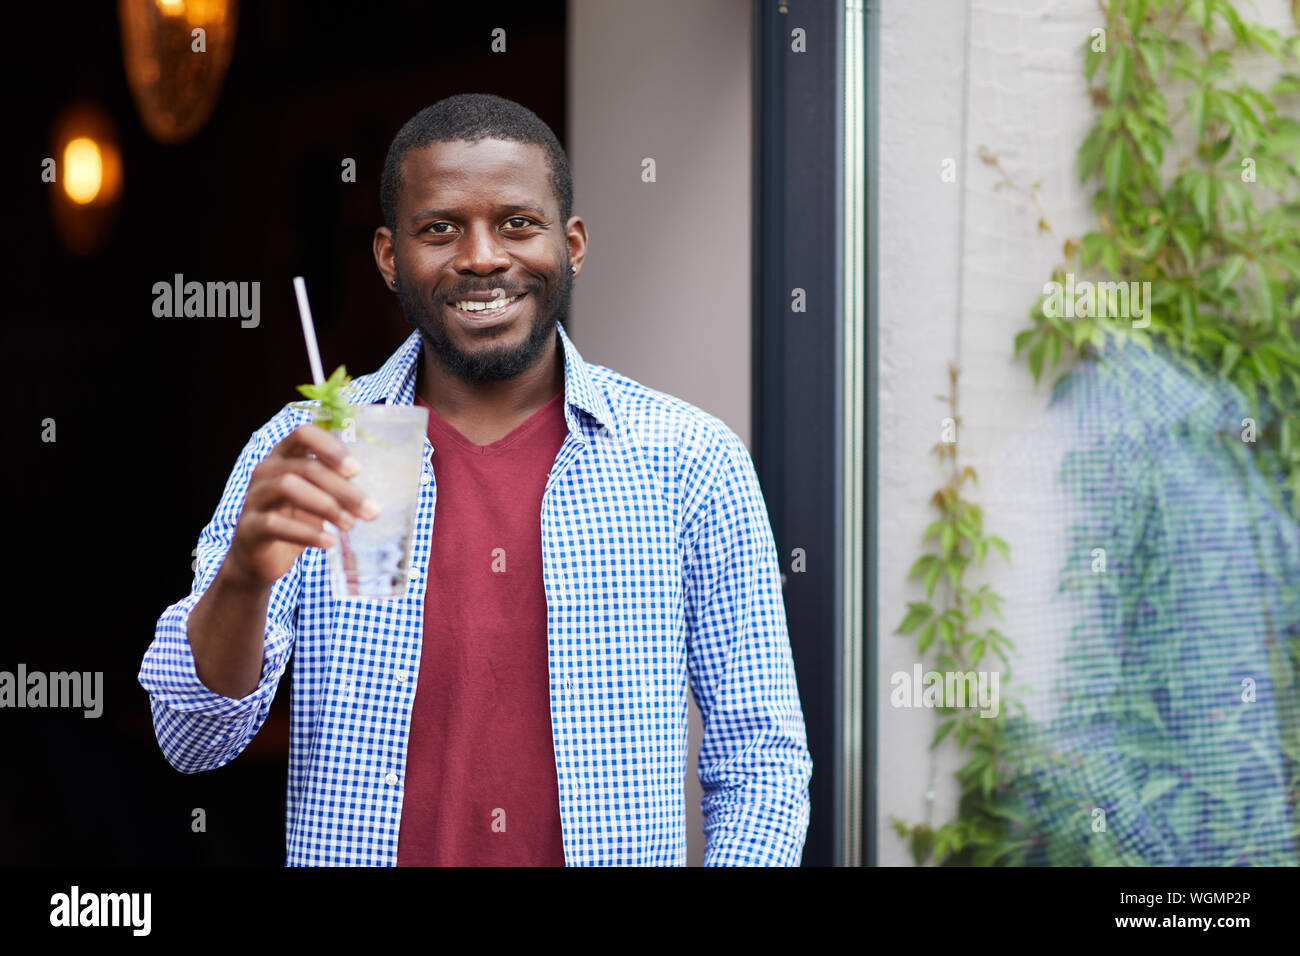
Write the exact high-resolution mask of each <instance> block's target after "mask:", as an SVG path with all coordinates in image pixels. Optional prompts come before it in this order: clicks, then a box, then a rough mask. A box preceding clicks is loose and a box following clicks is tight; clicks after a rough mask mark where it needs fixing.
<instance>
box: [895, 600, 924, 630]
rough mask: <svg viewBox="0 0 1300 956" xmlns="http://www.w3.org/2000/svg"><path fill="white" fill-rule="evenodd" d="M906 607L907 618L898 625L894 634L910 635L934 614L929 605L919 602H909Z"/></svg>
mask: <svg viewBox="0 0 1300 956" xmlns="http://www.w3.org/2000/svg"><path fill="white" fill-rule="evenodd" d="M907 607H908V611H907V616H906V617H904V618H903V623H902V624H900V625H898V630H896V631H895V632H894V633H895V634H911V633H912V632H913V631H915V630H916V629H917V628H918V627H920V626H921V625H922V624H923V623H924V622H925V621H926V620H928V619H929V618H930V616H931V615H933V614H934V611H933V610H932V609H931V608H930V605H928V604H925V603H923V602H921V601H909V602H908V605H907Z"/></svg>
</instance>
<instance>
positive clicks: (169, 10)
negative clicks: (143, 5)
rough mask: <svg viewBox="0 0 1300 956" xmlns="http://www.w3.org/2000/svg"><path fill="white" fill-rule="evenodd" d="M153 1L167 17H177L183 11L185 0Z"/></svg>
mask: <svg viewBox="0 0 1300 956" xmlns="http://www.w3.org/2000/svg"><path fill="white" fill-rule="evenodd" d="M154 3H156V4H158V9H159V10H161V11H162V12H163V13H165V14H167V15H168V16H169V17H177V16H180V15H181V14H182V13H184V12H185V0H154Z"/></svg>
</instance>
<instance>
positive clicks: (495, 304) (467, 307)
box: [452, 295, 519, 312]
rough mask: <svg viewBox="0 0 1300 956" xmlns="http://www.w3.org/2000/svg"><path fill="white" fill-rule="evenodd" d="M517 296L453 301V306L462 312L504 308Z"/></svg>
mask: <svg viewBox="0 0 1300 956" xmlns="http://www.w3.org/2000/svg"><path fill="white" fill-rule="evenodd" d="M517 298H519V296H517V295H512V296H511V297H510V298H508V299H492V300H491V301H490V302H453V303H452V306H453V307H454V308H457V309H460V310H461V311H462V312H486V311H488V310H489V309H503V308H505V307H506V306H508V305H509V304H510V303H511V302H513V301H515V299H517Z"/></svg>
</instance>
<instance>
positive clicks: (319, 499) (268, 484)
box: [253, 462, 356, 530]
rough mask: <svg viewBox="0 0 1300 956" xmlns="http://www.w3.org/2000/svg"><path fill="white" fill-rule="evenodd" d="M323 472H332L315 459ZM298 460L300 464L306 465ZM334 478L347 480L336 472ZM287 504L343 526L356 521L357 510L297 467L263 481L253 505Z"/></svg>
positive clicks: (269, 508) (266, 508) (263, 507)
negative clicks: (352, 509)
mask: <svg viewBox="0 0 1300 956" xmlns="http://www.w3.org/2000/svg"><path fill="white" fill-rule="evenodd" d="M313 464H315V465H316V468H317V469H319V474H321V475H322V476H324V475H328V474H331V472H330V470H329V469H328V468H326V467H325V466H324V465H322V464H320V463H319V462H315V463H313ZM304 465H305V463H299V465H298V467H300V468H301V467H304ZM334 480H336V481H338V482H340V483H341V484H343V485H347V481H346V480H345V479H343V478H339V477H338V476H337V475H334ZM285 505H288V506H291V507H292V508H295V509H298V510H299V511H304V512H307V513H308V514H310V515H312V516H314V517H316V518H320V519H324V520H326V521H332V522H333V523H334V524H336V525H338V526H339V527H340V528H343V529H345V530H346V529H348V528H350V527H352V526H353V525H354V524H356V513H355V512H350V511H348V510H347V509H346V508H345V507H344V506H343V505H342V504H340V502H339V500H338V499H337V498H336V497H334V495H332V494H330V493H329V492H327V491H325V490H324V489H322V488H321V487H320V486H319V485H316V484H315V483H313V482H312V481H309V480H308V479H307V478H306V477H304V476H303V475H302V474H299V473H298V472H297V471H285V472H283V473H281V474H279V475H276V476H275V477H274V478H271V479H269V480H267V481H263V482H260V483H259V484H258V487H257V489H256V493H255V495H254V500H253V507H254V508H256V509H257V510H259V511H268V512H269V511H273V510H277V509H280V510H283V506H285Z"/></svg>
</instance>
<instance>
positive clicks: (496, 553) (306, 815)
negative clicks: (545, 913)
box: [140, 95, 812, 866]
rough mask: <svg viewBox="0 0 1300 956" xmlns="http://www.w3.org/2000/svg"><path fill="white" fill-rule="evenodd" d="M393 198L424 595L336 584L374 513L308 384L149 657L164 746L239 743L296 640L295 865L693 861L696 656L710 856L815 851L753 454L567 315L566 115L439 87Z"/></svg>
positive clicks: (410, 135)
mask: <svg viewBox="0 0 1300 956" xmlns="http://www.w3.org/2000/svg"><path fill="white" fill-rule="evenodd" d="M381 201H382V206H383V214H384V225H383V227H382V228H379V229H377V230H376V232H375V237H374V256H375V262H376V264H377V265H378V267H379V272H380V274H381V275H382V276H383V278H384V282H385V284H386V285H387V286H388V287H389V288H390V289H391V290H392V291H394V292H395V293H396V295H397V298H398V301H399V302H400V303H401V307H402V309H403V311H404V312H405V314H406V317H407V319H408V320H409V321H410V322H411V323H412V324H413V325H414V326H415V327H416V330H417V331H416V332H415V333H413V334H412V335H411V336H410V338H408V339H407V341H406V342H405V343H404V344H403V345H402V347H401V348H400V349H398V350H397V352H395V353H394V354H393V355H392V357H391V358H390V359H389V360H388V361H387V362H386V363H385V364H384V366H383V367H382V368H381V369H379V371H377V372H375V373H373V374H371V375H365V376H362V377H361V378H359V379H358V380H357V392H356V394H355V395H354V396H353V401H357V402H386V403H389V404H407V405H410V404H421V405H424V406H426V407H427V408H428V409H429V435H428V441H427V442H426V446H425V462H426V464H425V471H424V474H423V477H422V482H423V485H422V488H421V492H420V504H419V511H418V516H417V521H416V536H415V540H414V543H413V552H414V553H413V559H412V581H411V584H410V588H409V591H408V594H407V595H406V596H405V597H404V598H401V599H397V600H389V601H383V600H347V601H340V600H338V599H336V598H335V597H334V595H333V594H332V592H331V590H330V584H329V578H328V565H327V561H326V553H325V551H324V550H323V549H325V548H328V547H329V546H330V545H332V544H333V543H334V536H333V535H332V534H330V533H329V532H328V531H327V529H326V524H325V523H326V522H331V523H332V524H333V525H336V526H338V527H341V528H343V529H347V528H349V527H352V526H353V524H354V523H355V522H356V521H358V520H367V519H371V518H373V517H374V516H375V514H376V513H377V512H376V510H375V508H374V503H373V502H370V501H364V500H362V499H361V496H360V495H359V494H358V493H357V491H356V490H355V487H354V486H353V485H352V484H351V482H349V481H348V480H347V478H348V477H349V476H350V475H352V474H355V473H356V471H357V466H356V463H355V462H354V461H350V460H349V458H348V456H347V453H346V450H345V446H344V445H343V444H341V443H340V442H339V441H338V440H337V439H336V438H335V437H334V436H333V435H331V434H330V433H329V432H327V431H325V430H324V429H321V428H319V427H317V426H315V425H311V424H307V421H308V415H309V412H307V411H304V410H300V409H294V408H292V407H286V408H285V409H283V410H282V411H281V412H280V413H279V414H277V415H276V416H275V417H274V418H272V419H271V420H270V421H269V422H268V423H266V424H265V425H264V426H262V428H260V429H259V430H258V431H257V432H255V433H254V434H253V436H252V438H251V439H250V441H249V442H248V444H247V446H246V447H245V448H244V450H243V452H242V453H241V455H240V456H239V460H238V461H237V463H236V465H235V469H234V472H233V473H232V475H231V477H230V480H229V482H228V483H227V485H226V489H225V493H224V495H223V496H222V500H221V503H220V504H219V505H218V507H217V511H216V514H215V516H214V517H213V519H212V521H211V523H209V524H208V526H207V527H206V528H205V529H204V530H203V533H202V535H201V537H200V540H199V547H198V556H199V564H198V570H197V572H196V574H195V579H194V586H193V588H192V590H191V593H190V594H189V596H188V597H186V598H184V599H182V600H181V601H179V602H177V603H176V604H174V605H172V606H171V607H169V608H168V609H167V610H166V611H165V612H164V613H163V615H162V617H161V618H160V619H159V621H158V625H157V629H156V633H155V636H154V639H153V643H152V644H151V645H150V646H149V649H148V651H147V652H146V654H145V657H144V662H143V665H142V667H141V669H140V682H141V684H142V685H143V686H144V687H145V688H146V689H147V690H148V691H149V694H150V698H151V705H152V708H153V716H154V726H155V729H156V732H157V736H158V741H159V744H160V746H161V747H162V750H163V753H164V754H165V755H166V757H167V759H168V761H169V762H170V763H171V764H172V765H173V766H174V767H176V768H177V769H178V770H181V771H184V772H187V773H192V772H196V771H200V770H209V769H212V768H214V767H220V766H222V765H224V764H226V763H228V762H229V761H231V760H233V759H234V758H235V757H236V756H237V755H238V754H239V753H240V752H241V751H242V750H243V749H244V748H245V747H246V746H247V745H248V743H249V741H250V740H252V738H253V736H254V735H255V734H256V733H257V731H258V729H259V728H260V727H261V725H262V723H263V721H264V720H265V719H266V715H267V712H268V711H269V709H270V704H271V698H272V696H273V695H274V693H275V690H276V687H277V685H278V683H279V680H280V677H281V676H282V675H283V673H284V669H285V665H286V663H287V662H288V658H289V655H290V652H291V651H292V652H293V653H294V655H295V658H294V676H293V681H292V684H293V687H292V742H291V754H290V763H289V782H288V794H287V806H286V826H287V842H288V861H287V862H288V864H289V865H315V864H325V865H387V866H391V865H408V864H415V865H555V866H563V865H566V864H567V865H612V864H614V865H617V864H635V865H683V864H684V863H685V859H686V832H685V806H684V803H685V801H684V795H683V781H684V774H685V768H686V755H687V739H686V738H687V698H686V694H687V687H688V684H689V687H690V690H691V692H692V693H693V694H694V696H695V700H696V702H697V704H698V706H699V708H700V711H701V714H702V716H703V719H704V739H703V742H702V747H701V753H700V771H699V772H700V781H701V784H702V786H703V790H704V800H703V811H704V830H705V834H706V836H707V847H706V853H705V863H706V865H797V864H798V863H799V860H800V856H801V853H802V851H803V843H804V837H805V833H806V829H807V823H808V781H809V779H810V776H811V773H812V761H811V758H810V756H809V754H808V749H807V743H806V739H805V730H804V721H803V713H802V710H801V707H800V701H799V695H798V690H797V687H796V684H795V678H794V669H793V665H792V661H791V655H790V645H789V638H788V636H787V632H786V620H785V611H784V605H783V602H782V597H781V586H780V569H779V566H778V562H777V555H776V548H775V546H774V543H773V539H772V532H771V528H770V526H769V524H768V519H767V513H766V509H765V505H764V502H763V499H762V495H761V492H760V490H759V485H758V480H757V477H756V475H755V473H754V468H753V463H752V461H751V460H750V458H749V455H748V452H747V451H746V450H745V447H744V445H743V444H742V443H741V441H740V439H739V438H738V437H737V436H736V434H735V433H734V432H733V431H731V429H729V428H728V427H727V426H726V425H725V424H723V423H722V422H721V421H720V420H718V419H717V418H715V417H713V416H711V415H709V414H707V413H705V412H703V411H701V410H700V409H698V408H696V407H694V406H693V405H690V404H688V403H686V402H684V401H682V400H680V399H677V398H674V397H672V396H669V395H665V394H663V393H660V392H656V391H654V390H652V389H649V388H646V387H645V386H643V385H641V384H639V383H637V382H635V381H633V380H631V379H629V378H627V377H626V376H622V375H619V374H618V373H616V372H613V371H611V370H609V369H607V368H603V367H601V366H598V365H590V364H587V363H586V362H584V361H583V359H582V357H581V356H580V355H579V354H578V352H577V350H576V349H575V348H574V346H573V343H572V342H571V341H570V340H569V338H568V336H567V334H566V333H565V331H564V327H563V325H562V324H561V323H562V320H563V319H566V318H567V316H568V303H569V292H570V287H571V282H572V279H573V276H575V275H576V274H577V271H578V269H579V268H580V267H581V265H582V262H583V260H584V258H585V256H586V249H587V231H586V226H585V224H584V223H583V221H582V219H581V218H580V217H577V216H573V215H572V209H571V207H572V185H571V180H570V174H569V166H568V160H567V158H566V157H565V155H564V151H563V149H562V148H561V147H560V145H559V143H558V141H557V140H556V138H555V135H554V134H553V133H552V131H551V130H550V129H549V127H547V126H546V124H544V123H543V122H542V121H541V120H540V119H538V118H537V117H536V116H535V115H534V114H533V113H532V112H530V111H529V110H527V109H525V108H523V107H522V106H520V105H519V104H517V103H514V102H511V101H509V100H504V99H501V98H499V97H495V96H480V95H465V96H455V97H451V98H449V99H445V100H442V101H441V102H439V103H436V104H434V105H433V106H431V107H429V108H427V109H425V110H423V111H422V112H420V113H418V114H417V115H416V116H415V117H413V118H412V119H411V120H410V121H409V122H408V123H407V124H406V125H405V126H404V127H403V128H402V130H401V131H400V132H399V133H398V134H397V137H396V138H395V139H394V141H393V144H392V146H391V147H390V149H389V152H388V157H387V161H386V162H385V167H384V173H383V181H382V186H381ZM665 307H669V304H668V303H665ZM435 503H436V513H437V520H436V522H435V521H434V512H435ZM539 516H540V520H539Z"/></svg>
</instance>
